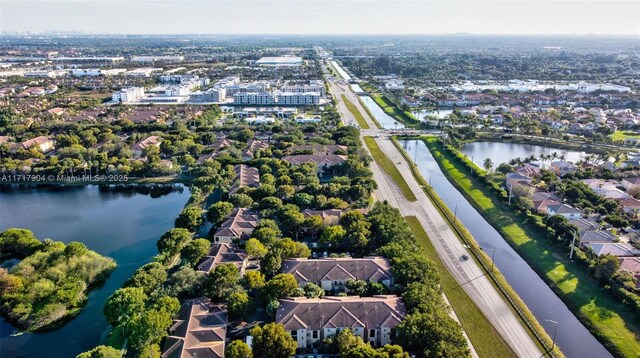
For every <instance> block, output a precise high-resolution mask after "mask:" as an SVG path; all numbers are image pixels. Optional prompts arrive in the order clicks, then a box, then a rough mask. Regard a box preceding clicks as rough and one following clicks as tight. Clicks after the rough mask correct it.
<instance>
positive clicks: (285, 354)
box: [250, 323, 298, 358]
mask: <svg viewBox="0 0 640 358" xmlns="http://www.w3.org/2000/svg"><path fill="white" fill-rule="evenodd" d="M250 333H251V336H253V356H254V357H256V358H267V357H268V358H289V357H291V356H292V355H293V354H294V353H295V352H296V348H298V343H297V342H296V341H294V340H293V338H291V335H290V334H289V333H287V331H285V329H284V327H283V326H282V325H281V324H276V323H267V324H265V325H264V326H257V327H254V328H253V329H251V331H250Z"/></svg>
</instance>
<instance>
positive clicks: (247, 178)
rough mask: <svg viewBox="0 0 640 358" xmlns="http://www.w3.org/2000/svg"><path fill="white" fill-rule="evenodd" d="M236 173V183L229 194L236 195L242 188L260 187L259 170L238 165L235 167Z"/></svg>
mask: <svg viewBox="0 0 640 358" xmlns="http://www.w3.org/2000/svg"><path fill="white" fill-rule="evenodd" d="M233 170H234V171H235V172H236V181H235V183H234V184H233V186H231V188H230V189H229V194H230V195H232V194H235V193H236V192H237V191H238V190H240V188H257V187H258V186H260V171H258V169H257V168H254V167H250V166H248V165H245V164H236V165H235V166H234V167H233Z"/></svg>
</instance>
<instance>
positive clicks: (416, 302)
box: [402, 282, 447, 313]
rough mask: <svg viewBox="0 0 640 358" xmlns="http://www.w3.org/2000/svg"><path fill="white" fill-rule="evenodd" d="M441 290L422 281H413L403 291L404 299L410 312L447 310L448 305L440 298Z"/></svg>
mask: <svg viewBox="0 0 640 358" xmlns="http://www.w3.org/2000/svg"><path fill="white" fill-rule="evenodd" d="M440 297H441V291H440V290H436V289H434V287H431V286H430V285H427V284H424V283H421V282H411V283H409V284H408V285H407V288H406V289H405V290H404V292H403V293H402V299H403V300H404V303H405V305H406V306H407V309H408V310H409V312H423V313H429V312H434V311H437V310H440V309H442V310H446V309H447V308H446V305H445V304H444V302H443V300H441V299H440Z"/></svg>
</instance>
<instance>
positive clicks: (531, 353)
mask: <svg viewBox="0 0 640 358" xmlns="http://www.w3.org/2000/svg"><path fill="white" fill-rule="evenodd" d="M329 84H330V87H331V92H332V93H333V94H334V95H335V97H336V100H337V103H338V105H337V108H338V111H339V112H340V114H341V116H342V118H343V121H344V122H345V123H346V124H349V125H356V123H357V122H356V121H355V118H353V115H352V114H351V113H350V112H349V111H348V110H347V108H346V106H345V104H344V103H343V102H342V99H341V95H342V94H345V95H346V96H347V99H349V100H350V101H351V102H352V103H353V104H354V105H355V106H356V108H358V110H359V111H360V113H362V115H363V116H364V118H365V120H367V122H368V123H369V125H370V127H371V129H365V130H362V131H361V136H372V137H375V138H376V142H377V143H378V145H379V146H380V149H381V150H382V151H383V152H384V153H385V155H387V156H388V157H389V159H391V160H392V161H393V162H394V163H398V162H399V163H401V164H399V165H397V167H398V170H399V171H400V173H401V174H402V175H403V177H404V178H405V180H406V181H407V184H408V185H409V187H410V188H411V190H412V191H413V193H414V194H415V195H416V197H417V199H418V200H417V201H415V202H410V201H408V200H407V199H406V198H405V197H404V195H403V194H402V193H401V192H400V190H399V189H398V187H397V186H396V184H395V183H394V182H393V180H392V179H391V178H389V177H388V176H387V175H386V174H385V173H384V172H383V171H382V170H381V169H380V168H379V167H378V165H377V164H376V163H375V162H372V165H371V169H372V170H373V173H374V178H375V180H376V182H377V183H378V186H379V188H378V190H377V191H376V193H375V196H376V198H377V199H378V200H387V201H388V202H389V203H390V204H391V205H393V206H394V207H397V208H398V209H400V212H401V213H402V215H404V216H416V217H417V218H418V220H419V221H420V223H421V224H422V226H423V227H424V229H425V231H426V232H427V234H428V236H429V238H430V239H431V241H432V243H433V245H434V247H435V249H436V251H437V253H438V256H440V258H441V259H442V261H443V262H444V264H445V265H446V266H447V268H448V269H449V271H450V272H451V273H452V274H453V276H454V277H455V278H456V280H457V281H458V282H459V283H460V284H461V287H462V288H463V289H464V290H465V291H466V292H467V294H468V295H469V296H470V297H471V299H472V300H473V301H474V302H475V303H476V305H478V307H479V308H480V309H481V310H482V312H483V313H484V314H485V316H486V317H487V318H488V319H489V320H490V321H491V323H492V324H493V326H494V327H495V328H496V330H497V331H498V332H499V333H500V334H501V335H502V337H503V339H504V340H505V341H506V342H507V344H508V345H509V346H510V347H511V349H512V350H513V351H514V352H515V353H516V354H517V355H518V356H519V357H541V356H542V355H543V353H542V352H541V351H540V349H539V348H538V346H537V345H536V343H535V342H534V341H533V339H532V338H531V337H530V336H529V334H528V332H527V331H526V329H525V328H524V327H523V326H522V324H521V323H520V321H518V318H517V317H516V315H515V314H514V313H513V311H511V308H510V307H509V306H508V304H507V303H506V302H505V301H504V300H503V298H502V296H501V295H500V293H499V292H498V291H497V290H496V289H495V287H494V286H493V285H492V284H491V282H490V281H489V279H488V278H487V277H486V276H484V272H483V271H482V270H481V269H480V267H479V266H478V264H477V263H476V262H475V261H474V260H467V261H461V260H460V257H461V256H462V255H465V254H467V253H468V252H467V250H466V249H465V248H464V247H463V246H462V243H461V242H460V240H459V238H458V237H457V236H456V234H455V233H454V232H453V230H452V229H451V228H450V227H449V225H448V224H447V222H446V221H445V219H444V218H443V217H442V216H441V215H440V212H439V211H438V210H437V209H436V208H435V206H434V205H433V203H432V202H431V201H430V200H429V198H428V197H427V195H426V194H425V193H424V191H423V190H422V188H421V187H420V184H419V183H418V182H417V181H416V180H415V178H414V177H413V175H412V173H411V169H410V167H409V165H408V163H407V162H406V161H405V159H404V157H403V156H402V154H401V153H400V152H399V151H398V150H397V149H396V147H395V146H394V145H393V143H391V141H390V140H389V139H387V138H386V137H385V136H384V132H383V131H382V130H381V129H378V128H377V127H376V126H375V124H374V122H373V120H371V118H369V116H368V114H367V112H366V111H365V110H364V109H363V108H362V106H361V105H360V102H359V101H358V99H357V97H356V96H355V94H354V93H353V92H351V90H350V89H348V85H346V86H344V87H343V86H340V85H339V84H337V83H336V82H334V81H329ZM365 148H366V146H365Z"/></svg>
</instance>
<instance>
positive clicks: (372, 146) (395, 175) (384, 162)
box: [364, 136, 417, 201]
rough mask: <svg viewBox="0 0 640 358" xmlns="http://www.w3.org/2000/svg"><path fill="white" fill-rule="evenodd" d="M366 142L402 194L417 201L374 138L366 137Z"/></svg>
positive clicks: (377, 161)
mask: <svg viewBox="0 0 640 358" xmlns="http://www.w3.org/2000/svg"><path fill="white" fill-rule="evenodd" d="M364 142H365V144H366V145H367V147H368V148H369V151H370V152H371V156H372V157H373V159H374V160H375V161H376V163H378V165H379V166H380V167H381V168H382V170H384V172H385V173H387V175H388V176H389V177H391V179H392V180H393V181H394V182H395V183H396V185H397V186H398V188H399V189H400V191H401V192H402V194H403V195H404V196H405V197H406V198H407V200H409V201H416V200H417V199H416V195H415V194H414V193H413V190H411V188H409V185H408V184H407V182H406V181H405V180H404V178H403V177H402V174H400V171H399V170H398V168H396V166H395V164H393V162H392V161H391V159H389V158H388V157H387V156H386V155H385V154H384V153H383V152H382V150H380V147H378V144H377V143H376V140H375V139H374V138H372V137H369V136H367V137H364Z"/></svg>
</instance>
